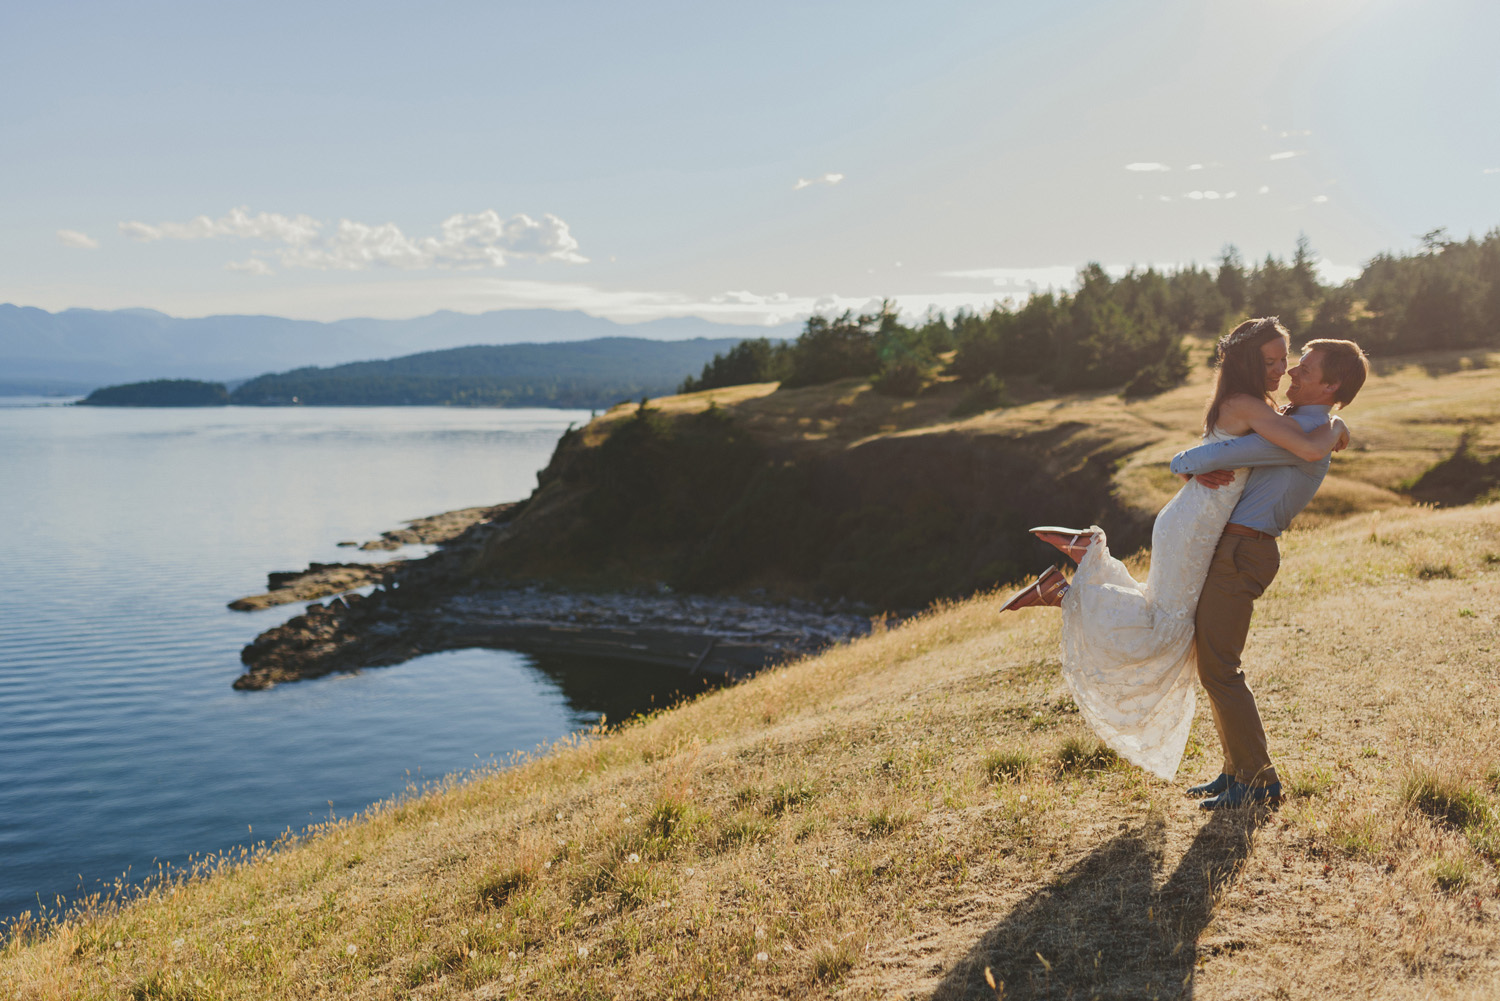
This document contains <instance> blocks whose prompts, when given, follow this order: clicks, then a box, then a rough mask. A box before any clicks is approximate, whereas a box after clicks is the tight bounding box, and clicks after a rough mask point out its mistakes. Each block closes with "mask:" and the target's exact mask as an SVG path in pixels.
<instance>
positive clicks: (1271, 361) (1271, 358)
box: [1260, 337, 1286, 393]
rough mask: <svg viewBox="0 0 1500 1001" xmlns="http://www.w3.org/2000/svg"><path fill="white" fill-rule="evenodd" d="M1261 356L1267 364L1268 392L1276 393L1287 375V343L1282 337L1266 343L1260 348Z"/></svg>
mask: <svg viewBox="0 0 1500 1001" xmlns="http://www.w3.org/2000/svg"><path fill="white" fill-rule="evenodd" d="M1260 356H1261V357H1262V358H1264V359H1265V362H1266V392H1268V393H1274V392H1276V390H1277V389H1279V388H1280V387H1281V377H1282V376H1284V375H1286V341H1285V340H1283V339H1282V338H1280V337H1276V338H1273V339H1271V340H1269V341H1266V343H1264V344H1262V345H1261V346H1260Z"/></svg>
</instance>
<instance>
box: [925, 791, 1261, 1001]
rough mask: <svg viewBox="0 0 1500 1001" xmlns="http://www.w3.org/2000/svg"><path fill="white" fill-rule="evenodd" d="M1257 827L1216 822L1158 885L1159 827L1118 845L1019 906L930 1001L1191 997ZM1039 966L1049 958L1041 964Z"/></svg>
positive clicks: (1112, 843) (1237, 820)
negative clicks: (1215, 918) (1213, 925)
mask: <svg viewBox="0 0 1500 1001" xmlns="http://www.w3.org/2000/svg"><path fill="white" fill-rule="evenodd" d="M1257 824H1258V818H1257V817H1256V816H1255V815H1254V814H1247V813H1245V812H1242V811H1229V812H1227V813H1218V814H1215V815H1214V816H1213V817H1212V818H1211V819H1210V820H1209V821H1208V822H1207V823H1206V824H1204V825H1203V828H1202V829H1201V830H1200V831H1199V832H1198V835H1197V837H1196V838H1194V839H1193V843H1192V845H1191V846H1189V848H1188V850H1187V853H1186V854H1185V855H1183V857H1182V861H1181V862H1180V863H1179V864H1178V866H1177V869H1176V871H1175V872H1173V873H1172V875H1171V876H1170V877H1168V879H1167V881H1166V882H1165V883H1164V884H1162V885H1161V886H1159V887H1158V886H1157V885H1156V879H1155V877H1156V873H1157V872H1158V870H1159V869H1160V868H1161V866H1162V852H1163V845H1164V842H1165V836H1164V829H1163V826H1162V823H1161V821H1160V820H1156V821H1154V822H1148V823H1147V825H1146V826H1145V827H1144V828H1142V829H1140V830H1135V831H1129V832H1126V833H1123V834H1120V835H1119V836H1118V837H1115V838H1112V839H1111V840H1109V841H1108V842H1106V843H1104V844H1102V845H1100V846H1099V847H1098V848H1096V849H1095V850H1094V851H1092V852H1091V853H1089V855H1088V857H1086V858H1085V859H1083V860H1082V861H1081V862H1079V863H1078V864H1077V865H1075V866H1073V867H1072V868H1071V869H1069V870H1068V871H1067V872H1065V873H1063V874H1061V875H1060V876H1059V877H1058V878H1057V879H1056V880H1055V881H1054V882H1053V883H1052V884H1051V885H1050V886H1048V887H1046V888H1045V889H1042V890H1040V891H1039V892H1037V893H1036V894H1035V895H1034V896H1032V897H1031V898H1030V899H1028V900H1026V901H1024V902H1023V903H1021V904H1020V905H1019V906H1017V907H1016V909H1015V910H1014V911H1012V912H1011V914H1010V915H1009V916H1008V917H1006V919H1005V920H1004V921H1002V922H1001V923H1000V924H999V925H997V926H996V927H995V928H993V929H991V930H990V931H989V932H988V933H986V934H985V936H984V937H983V938H982V939H980V940H979V942H978V943H977V944H975V946H974V948H973V949H971V950H970V951H969V954H968V955H967V956H965V957H964V958H963V959H962V960H960V961H959V962H958V963H957V964H956V965H955V966H954V968H953V969H952V970H951V971H950V972H949V973H948V975H947V976H946V977H945V978H944V979H943V982H942V983H941V984H939V985H938V987H937V990H935V991H934V992H933V998H934V1001H956V999H960V998H963V999H968V998H974V999H980V998H984V999H993V998H995V997H996V996H997V991H996V990H994V989H992V988H991V987H990V986H989V985H988V984H987V983H986V981H985V969H986V967H988V968H989V970H990V973H991V975H992V976H993V977H994V978H995V981H996V983H997V984H999V983H1000V982H1001V981H1003V982H1004V984H1003V988H1002V990H1003V994H1002V995H1001V996H1003V997H1004V998H1005V999H1006V1001H1017V999H1024V998H1047V999H1051V998H1058V999H1061V998H1092V997H1107V998H1151V997H1160V998H1183V999H1186V998H1191V997H1192V996H1193V977H1194V973H1195V967H1196V963H1197V959H1198V948H1197V943H1198V938H1199V936H1200V935H1201V934H1202V933H1203V929H1204V928H1205V927H1206V926H1207V925H1208V921H1209V918H1210V917H1211V916H1212V914H1213V905H1214V900H1215V898H1216V897H1217V895H1218V893H1219V891H1220V890H1221V889H1222V888H1223V887H1224V885H1225V884H1226V883H1228V882H1229V881H1230V880H1232V879H1234V878H1235V876H1236V874H1238V872H1239V871H1240V869H1241V868H1242V866H1243V865H1244V862H1245V860H1246V858H1248V857H1249V854H1250V848H1251V845H1252V842H1253V839H1254V834H1255V828H1256V826H1257ZM1038 956H1040V957H1043V958H1044V959H1045V962H1044V961H1043V959H1041V958H1038Z"/></svg>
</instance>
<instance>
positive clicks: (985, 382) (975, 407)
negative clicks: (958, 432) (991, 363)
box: [952, 372, 1011, 417]
mask: <svg viewBox="0 0 1500 1001" xmlns="http://www.w3.org/2000/svg"><path fill="white" fill-rule="evenodd" d="M1010 405H1011V399H1010V394H1009V393H1007V392H1006V390H1005V383H1004V381H1002V380H1001V378H1000V377H999V376H997V375H995V374H994V373H993V372H987V373H985V375H984V377H983V378H981V379H980V380H979V381H978V382H976V383H974V384H973V385H971V386H970V387H969V388H968V389H967V390H965V392H964V395H963V396H961V397H960V398H959V400H958V404H957V405H956V406H955V407H954V408H953V411H952V416H954V417H970V416H972V415H974V414H982V413H984V412H985V411H986V410H996V409H998V408H1000V407H1008V406H1010Z"/></svg>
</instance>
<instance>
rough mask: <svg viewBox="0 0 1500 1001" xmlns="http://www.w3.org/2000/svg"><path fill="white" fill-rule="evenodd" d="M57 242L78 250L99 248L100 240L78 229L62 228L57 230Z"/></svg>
mask: <svg viewBox="0 0 1500 1001" xmlns="http://www.w3.org/2000/svg"><path fill="white" fill-rule="evenodd" d="M57 242H58V243H60V244H62V245H63V246H64V247H74V248H76V249H78V250H98V249H99V241H98V240H96V239H94V238H93V237H92V236H89V235H88V234H87V233H80V232H78V230H76V229H60V230H58V231H57Z"/></svg>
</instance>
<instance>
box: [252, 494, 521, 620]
mask: <svg viewBox="0 0 1500 1001" xmlns="http://www.w3.org/2000/svg"><path fill="white" fill-rule="evenodd" d="M513 508H515V505H514V504H495V505H491V506H487V507H466V508H461V509H459V510H457V511H445V512H443V513H442V514H434V515H429V516H427V517H425V518H413V519H412V520H411V521H408V522H407V523H406V527H405V528H397V529H393V530H392V531H389V532H383V533H381V536H380V538H378V539H372V540H371V541H369V542H365V543H359V542H340V543H339V545H340V546H343V547H351V548H353V547H357V548H359V549H360V550H362V551H364V552H370V551H380V550H385V551H389V550H393V549H400V548H402V547H403V546H420V545H439V546H441V545H445V544H447V543H450V542H453V541H454V540H456V539H458V538H460V537H461V536H463V534H464V533H465V532H467V531H468V530H469V529H471V528H473V527H474V526H475V525H478V524H481V523H489V522H493V521H495V520H497V519H502V520H503V519H504V518H505V517H506V516H507V515H508V514H509V513H510V511H511V510H512V509H513ZM404 562H406V561H405V560H399V559H397V560H390V561H387V562H385V563H312V564H309V565H308V567H307V569H306V570H273V571H272V572H271V573H269V574H267V575H266V591H265V593H263V594H252V595H249V596H247V597H244V598H236V599H235V600H234V601H231V602H230V603H229V607H230V608H232V609H234V610H235V611H237V612H254V611H258V610H260V609H262V608H272V607H274V606H276V605H290V604H293V603H295V602H299V601H316V600H317V599H319V598H326V597H328V596H329V595H332V594H343V593H344V592H346V591H353V590H356V589H358V588H361V587H368V586H370V585H371V584H386V583H389V582H390V581H392V580H394V579H395V576H396V571H397V569H399V568H400V567H401V565H402V564H403V563H404Z"/></svg>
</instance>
